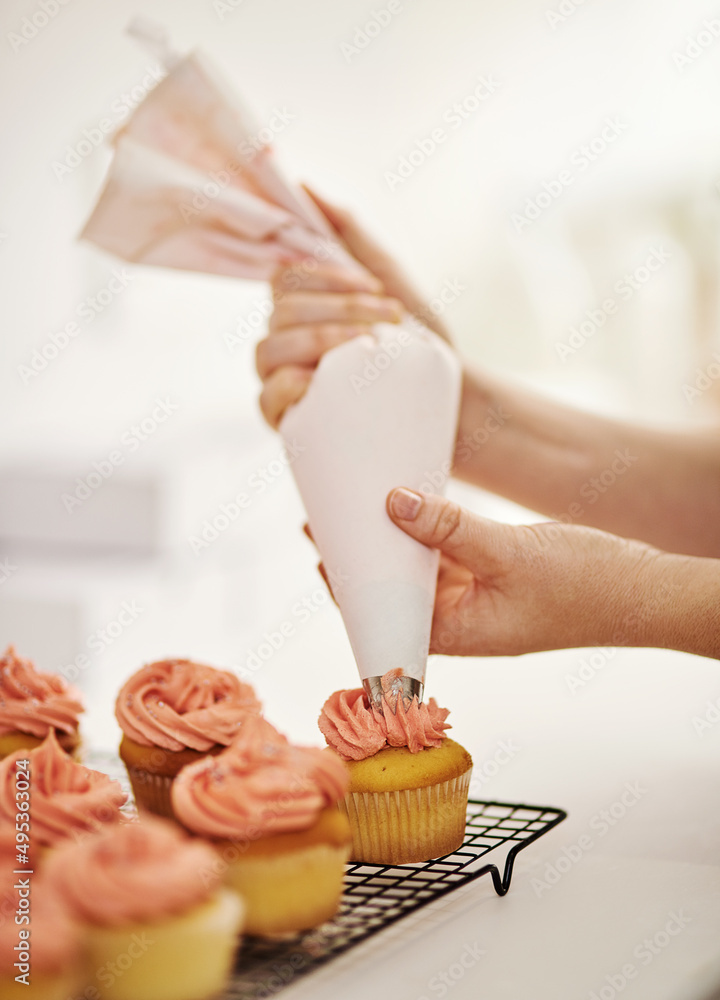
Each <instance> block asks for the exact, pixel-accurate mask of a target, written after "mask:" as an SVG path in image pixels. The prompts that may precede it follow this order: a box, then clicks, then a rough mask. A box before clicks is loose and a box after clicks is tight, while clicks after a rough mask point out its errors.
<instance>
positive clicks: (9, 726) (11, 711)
mask: <svg viewBox="0 0 720 1000" xmlns="http://www.w3.org/2000/svg"><path fill="white" fill-rule="evenodd" d="M83 711H84V708H83V704H82V701H81V696H80V692H79V691H77V690H76V689H75V688H74V687H73V686H72V685H71V684H68V682H67V681H66V680H65V678H64V677H61V676H60V674H49V673H43V672H42V671H40V670H36V669H35V667H34V666H33V664H32V663H31V662H30V660H25V659H22V658H21V657H19V656H18V655H17V654H16V652H15V650H14V648H13V647H12V646H8V648H7V650H6V651H5V655H4V656H3V657H2V659H0V734H5V733H12V732H16V731H20V732H21V733H30V735H31V736H37V737H38V738H39V739H43V738H44V737H45V736H47V734H48V733H49V732H50V730H51V729H59V730H60V731H61V732H63V733H74V732H76V731H77V728H78V717H79V715H80V713H81V712H83Z"/></svg>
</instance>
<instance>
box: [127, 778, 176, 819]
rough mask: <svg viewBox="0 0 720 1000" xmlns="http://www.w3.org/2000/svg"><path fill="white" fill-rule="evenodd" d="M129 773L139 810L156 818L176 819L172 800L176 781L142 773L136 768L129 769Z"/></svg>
mask: <svg viewBox="0 0 720 1000" xmlns="http://www.w3.org/2000/svg"><path fill="white" fill-rule="evenodd" d="M127 773H128V777H129V778H130V784H131V785H132V790H133V795H134V796H135V804H136V805H137V807H138V809H145V810H146V811H147V812H151V813H154V814H155V815H156V816H166V817H167V818H168V819H174V818H175V813H174V812H173V807H172V801H171V798H170V789H171V788H172V783H173V780H174V779H173V778H172V777H171V776H169V775H166V774H153V773H152V772H151V771H142V770H140V769H139V768H136V767H128V768H127Z"/></svg>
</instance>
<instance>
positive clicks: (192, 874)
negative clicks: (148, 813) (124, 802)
mask: <svg viewBox="0 0 720 1000" xmlns="http://www.w3.org/2000/svg"><path fill="white" fill-rule="evenodd" d="M217 861H218V858H217V855H216V853H215V851H214V850H213V849H212V848H211V847H210V846H209V844H204V843H203V842H202V841H200V840H197V839H193V838H190V837H188V836H187V834H185V833H184V832H183V831H181V830H180V829H178V827H177V826H174V825H173V824H172V823H170V822H167V821H166V820H161V819H155V818H151V817H147V818H143V820H142V821H141V822H131V823H124V824H123V825H122V826H117V827H110V828H107V829H106V830H103V831H102V832H101V833H98V834H95V835H94V836H93V837H90V838H88V840H86V841H85V842H84V843H82V844H69V845H67V846H65V847H62V848H60V849H59V850H57V851H55V852H54V853H53V854H52V856H51V857H50V858H49V859H48V861H47V873H48V878H49V879H50V881H51V883H52V884H53V885H54V886H55V887H56V888H57V889H58V890H59V891H60V893H61V895H62V896H63V898H64V899H65V900H66V902H67V905H68V907H69V908H70V910H71V912H72V913H73V914H74V915H75V916H76V918H77V919H78V920H80V921H82V922H84V923H91V924H97V925H99V926H101V927H123V926H125V925H127V924H135V923H141V924H146V923H153V922H155V921H158V920H162V919H164V918H167V917H174V916H181V915H182V914H184V913H187V912H189V911H190V910H191V909H192V908H193V907H195V906H198V905H201V904H202V903H204V902H205V901H206V900H208V899H210V897H211V896H212V894H213V893H214V892H215V890H216V889H217V887H218V885H219V881H220V875H219V874H218V864H217Z"/></svg>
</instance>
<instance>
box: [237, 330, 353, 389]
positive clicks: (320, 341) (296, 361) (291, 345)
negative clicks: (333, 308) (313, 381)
mask: <svg viewBox="0 0 720 1000" xmlns="http://www.w3.org/2000/svg"><path fill="white" fill-rule="evenodd" d="M369 331H370V327H369V326H368V325H367V324H365V323H348V324H340V323H314V324H310V325H308V326H301V327H289V328H288V329H287V330H283V331H282V332H281V333H277V334H274V335H273V336H272V337H267V338H266V339H265V340H261V341H260V342H259V343H258V345H257V346H256V348H255V366H256V368H257V373H258V375H259V376H260V378H261V379H262V380H263V381H264V380H265V379H267V378H268V376H270V375H272V373H273V372H274V371H276V370H277V369H278V368H282V367H284V366H286V365H300V366H301V367H307V368H314V367H315V366H316V365H317V363H318V361H319V360H320V358H321V357H322V356H323V354H325V352H326V351H330V350H332V348H333V347H338V346H339V345H340V344H344V343H345V341H346V340H351V339H352V338H353V337H359V336H361V335H362V334H365V333H369Z"/></svg>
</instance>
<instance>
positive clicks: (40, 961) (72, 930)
mask: <svg viewBox="0 0 720 1000" xmlns="http://www.w3.org/2000/svg"><path fill="white" fill-rule="evenodd" d="M16 855H17V850H16V847H15V833H14V831H12V832H11V831H7V832H5V831H3V832H2V833H0V969H2V970H6V972H9V971H10V970H11V969H12V968H13V963H14V962H17V961H18V953H17V952H16V951H15V950H14V945H16V944H18V943H19V942H20V937H19V931H20V930H27V931H30V965H31V968H32V971H33V972H38V973H40V974H48V975H53V974H55V973H58V972H62V971H63V970H64V969H67V968H70V967H72V966H73V965H74V964H75V963H76V962H78V961H79V960H80V929H79V928H78V926H77V924H76V923H75V922H74V921H73V920H72V919H71V917H70V913H69V911H68V909H67V907H66V906H65V904H64V902H63V899H62V897H61V896H60V895H59V894H58V892H57V891H56V890H55V888H54V887H53V886H52V885H50V883H49V881H48V879H47V878H46V876H45V874H44V872H39V871H38V869H37V868H35V867H34V866H33V865H28V866H27V868H26V870H27V869H29V870H30V871H32V874H31V875H27V874H25V875H23V874H20V875H15V874H14V871H15V869H17V870H19V871H22V870H23V869H24V866H23V865H22V864H18V863H17V857H16ZM28 878H29V879H30V910H29V913H28V916H29V917H30V923H22V924H17V923H15V918H14V914H15V911H16V910H17V907H18V891H17V889H16V888H15V885H16V884H17V883H18V879H22V880H23V881H24V880H25V879H28ZM3 918H4V919H3Z"/></svg>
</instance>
